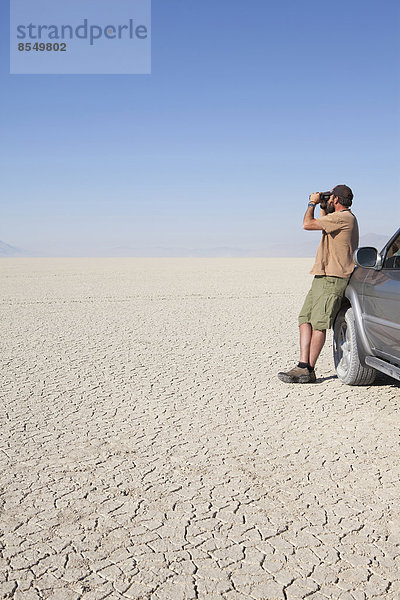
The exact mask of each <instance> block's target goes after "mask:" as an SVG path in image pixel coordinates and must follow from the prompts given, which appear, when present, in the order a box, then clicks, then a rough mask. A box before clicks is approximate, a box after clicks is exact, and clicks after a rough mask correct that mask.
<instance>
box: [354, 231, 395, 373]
mask: <svg viewBox="0 0 400 600" xmlns="http://www.w3.org/2000/svg"><path fill="white" fill-rule="evenodd" d="M362 304H363V322H364V329H365V333H366V336H367V338H368V340H369V342H370V345H371V348H372V349H373V351H374V352H375V354H376V356H378V357H380V358H383V359H386V360H389V361H391V362H394V363H396V364H400V233H398V234H397V236H396V237H395V238H394V239H393V240H392V241H391V242H390V243H389V245H388V247H387V248H386V250H385V252H384V256H383V266H382V269H381V270H379V271H375V270H370V271H369V272H368V275H367V277H366V278H365V280H364V286H363V303H362Z"/></svg>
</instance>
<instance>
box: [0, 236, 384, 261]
mask: <svg viewBox="0 0 400 600" xmlns="http://www.w3.org/2000/svg"><path fill="white" fill-rule="evenodd" d="M299 239H301V241H298V240H299ZM388 239H389V236H388V235H380V234H376V233H367V234H365V235H362V236H361V238H360V246H373V247H374V248H377V249H378V250H381V249H382V248H383V246H384V245H385V244H386V242H387V240H388ZM319 240H320V236H319V235H311V236H310V237H309V238H299V237H298V238H290V237H289V238H288V240H287V242H285V243H279V244H274V243H271V244H266V245H265V246H262V247H258V248H237V247H231V246H218V247H212V248H182V247H180V248H179V247H161V246H159V247H157V246H153V247H148V248H143V247H142V248H135V247H134V246H129V245H124V246H109V247H108V248H106V247H105V248H104V249H101V250H100V249H99V247H97V248H90V247H86V248H85V249H84V250H83V249H80V250H79V249H78V248H76V247H73V246H71V248H69V249H66V248H64V249H63V250H61V249H57V250H56V251H54V252H51V251H47V252H43V251H42V252H40V253H39V252H35V251H28V250H22V249H21V248H16V247H15V246H11V245H10V244H6V243H5V242H1V241H0V257H3V258H7V257H18V256H21V257H22V256H27V257H29V256H31V257H33V256H37V257H38V256H48V257H50V256H54V257H55V256H63V257H79V256H85V257H90V256H92V257H96V256H98V257H101V256H103V257H130V256H133V257H154V258H156V257H177V258H178V257H183V258H184V257H186V258H190V257H195V258H201V257H204V258H207V257H210V258H211V257H221V258H223V257H226V258H235V257H243V258H245V257H249V258H250V257H265V258H268V257H272V258H279V257H282V258H285V257H286V258H296V257H299V258H303V257H304V258H308V257H312V256H315V253H316V251H317V247H318V244H319Z"/></svg>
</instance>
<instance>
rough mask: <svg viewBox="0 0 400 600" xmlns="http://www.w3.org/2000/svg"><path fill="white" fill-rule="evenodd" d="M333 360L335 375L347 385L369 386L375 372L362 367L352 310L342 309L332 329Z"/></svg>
mask: <svg viewBox="0 0 400 600" xmlns="http://www.w3.org/2000/svg"><path fill="white" fill-rule="evenodd" d="M333 358H334V361H335V368H336V374H337V376H338V377H339V379H340V381H343V383H347V385H370V384H371V383H372V382H373V381H374V379H375V375H376V370H375V369H371V368H369V367H363V366H362V364H361V362H360V358H359V356H358V349H357V338H356V324H355V321H354V314H353V309H352V308H342V309H341V310H340V312H339V313H338V315H337V317H336V320H335V325H334V328H333Z"/></svg>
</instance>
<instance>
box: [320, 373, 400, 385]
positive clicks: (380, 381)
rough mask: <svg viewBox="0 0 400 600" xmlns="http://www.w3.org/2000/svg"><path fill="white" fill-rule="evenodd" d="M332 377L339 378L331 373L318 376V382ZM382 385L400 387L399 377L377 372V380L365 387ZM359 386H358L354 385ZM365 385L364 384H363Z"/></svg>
mask: <svg viewBox="0 0 400 600" xmlns="http://www.w3.org/2000/svg"><path fill="white" fill-rule="evenodd" d="M331 379H338V376H337V375H329V377H317V382H316V383H324V382H325V381H329V380H331ZM382 386H391V387H394V388H400V381H397V379H393V378H392V377H389V375H385V374H384V373H377V375H376V378H375V381H374V382H373V383H370V384H369V386H365V387H382ZM349 387H353V386H349ZM354 387H357V386H354ZM362 387H364V386H362Z"/></svg>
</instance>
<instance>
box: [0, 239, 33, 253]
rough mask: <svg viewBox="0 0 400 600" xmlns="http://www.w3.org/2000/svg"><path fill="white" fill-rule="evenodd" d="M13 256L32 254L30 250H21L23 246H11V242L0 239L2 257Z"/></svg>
mask: <svg viewBox="0 0 400 600" xmlns="http://www.w3.org/2000/svg"><path fill="white" fill-rule="evenodd" d="M2 256H3V257H13V256H30V252H27V251H26V250H21V248H16V247H15V246H10V244H6V243H5V242H2V241H1V240H0V257H2Z"/></svg>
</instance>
